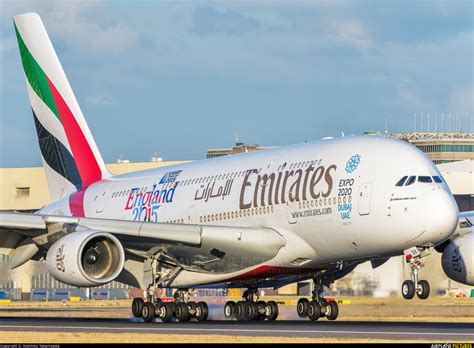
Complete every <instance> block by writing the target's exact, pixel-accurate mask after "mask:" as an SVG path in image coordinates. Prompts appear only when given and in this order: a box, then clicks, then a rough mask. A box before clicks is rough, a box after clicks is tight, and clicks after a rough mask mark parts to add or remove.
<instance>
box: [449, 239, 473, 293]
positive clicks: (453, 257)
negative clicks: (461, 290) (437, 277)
mask: <svg viewBox="0 0 474 348" xmlns="http://www.w3.org/2000/svg"><path fill="white" fill-rule="evenodd" d="M441 264H442V266H443V270H444V273H446V275H447V276H448V277H449V278H451V279H452V280H455V281H457V282H459V283H463V284H466V285H474V232H468V233H466V234H464V235H462V236H459V237H457V238H455V239H454V240H452V241H451V242H450V243H449V244H448V245H447V246H446V248H445V249H444V251H443V255H442V256H441Z"/></svg>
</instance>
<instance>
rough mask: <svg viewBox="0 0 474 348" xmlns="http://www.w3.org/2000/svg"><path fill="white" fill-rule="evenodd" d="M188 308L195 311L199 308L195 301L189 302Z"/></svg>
mask: <svg viewBox="0 0 474 348" xmlns="http://www.w3.org/2000/svg"><path fill="white" fill-rule="evenodd" d="M188 307H189V309H190V310H195V309H196V307H197V303H196V302H194V301H189V302H188Z"/></svg>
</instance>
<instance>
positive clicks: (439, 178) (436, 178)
mask: <svg viewBox="0 0 474 348" xmlns="http://www.w3.org/2000/svg"><path fill="white" fill-rule="evenodd" d="M433 181H434V182H436V183H438V184H440V183H442V182H443V179H442V178H441V177H440V176H433Z"/></svg>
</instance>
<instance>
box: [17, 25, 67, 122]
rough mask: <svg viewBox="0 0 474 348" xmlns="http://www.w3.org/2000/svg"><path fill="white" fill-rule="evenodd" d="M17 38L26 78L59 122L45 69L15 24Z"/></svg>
mask: <svg viewBox="0 0 474 348" xmlns="http://www.w3.org/2000/svg"><path fill="white" fill-rule="evenodd" d="M15 32H16V38H17V40H18V46H19V47H20V55H21V62H22V64H23V69H24V70H25V74H26V78H27V79H28V82H29V83H30V86H31V87H32V88H33V90H34V91H35V92H36V94H37V95H38V96H39V97H40V98H41V99H42V100H43V102H44V103H45V104H46V105H48V107H49V108H50V109H51V111H52V112H53V113H54V114H55V115H56V117H57V118H58V120H59V122H61V118H60V117H59V112H58V109H57V108H56V103H55V102H54V98H53V94H52V93H51V90H50V88H49V84H48V80H47V78H46V74H45V73H44V71H43V69H41V67H40V66H39V64H38V62H36V60H35V58H34V57H33V56H32V55H31V53H30V51H29V50H28V47H26V45H25V42H24V41H23V39H22V38H21V35H20V33H19V32H18V28H17V27H16V24H15Z"/></svg>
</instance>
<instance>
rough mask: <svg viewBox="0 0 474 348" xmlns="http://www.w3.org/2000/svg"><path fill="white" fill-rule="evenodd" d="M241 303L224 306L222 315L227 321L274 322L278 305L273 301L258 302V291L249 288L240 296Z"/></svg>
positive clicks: (228, 303)
mask: <svg viewBox="0 0 474 348" xmlns="http://www.w3.org/2000/svg"><path fill="white" fill-rule="evenodd" d="M242 298H243V301H237V302H234V301H227V302H226V303H225V305H224V315H225V317H226V318H227V319H237V320H238V321H251V320H265V319H266V320H276V318H277V317H278V305H277V303H276V302H275V301H268V302H265V301H259V300H258V290H257V289H255V288H250V289H248V290H246V291H245V292H244V294H243V296H242Z"/></svg>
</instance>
